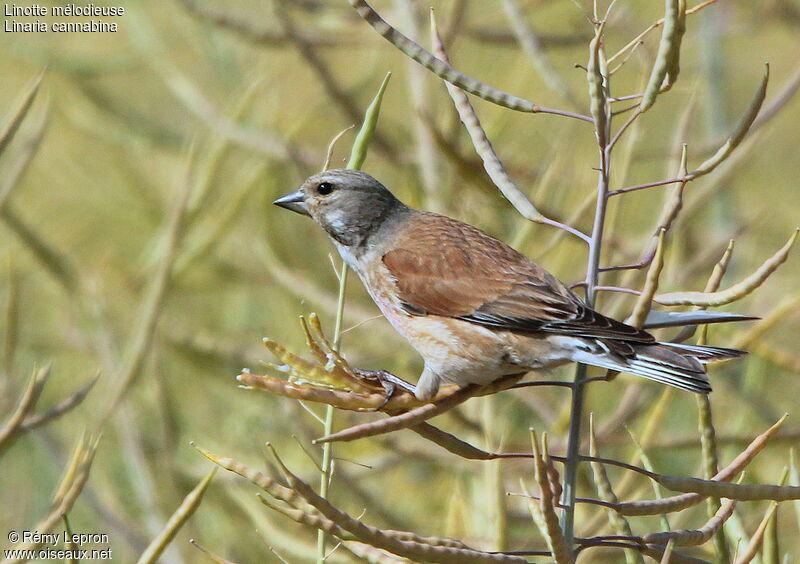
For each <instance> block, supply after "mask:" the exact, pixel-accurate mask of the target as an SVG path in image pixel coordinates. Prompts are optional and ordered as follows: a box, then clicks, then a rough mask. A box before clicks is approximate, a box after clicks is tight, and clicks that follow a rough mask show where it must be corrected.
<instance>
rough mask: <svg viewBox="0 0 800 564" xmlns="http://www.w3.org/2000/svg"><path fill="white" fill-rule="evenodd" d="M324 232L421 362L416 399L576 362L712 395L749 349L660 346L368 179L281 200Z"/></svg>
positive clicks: (346, 172) (325, 175)
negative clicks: (715, 378)
mask: <svg viewBox="0 0 800 564" xmlns="http://www.w3.org/2000/svg"><path fill="white" fill-rule="evenodd" d="M274 204H275V205H277V206H280V207H282V208H285V209H288V210H291V211H294V212H297V213H299V214H302V215H306V216H309V217H310V218H311V219H313V220H314V221H315V222H316V223H317V224H318V225H319V226H320V227H322V229H323V230H324V231H325V232H326V233H327V235H328V236H329V237H330V239H331V241H332V242H333V244H334V246H335V247H336V249H337V250H338V252H339V254H340V255H341V257H342V259H343V260H344V261H345V262H346V263H347V265H348V266H349V267H350V268H351V269H352V270H353V271H354V272H355V273H356V274H357V275H358V277H359V278H360V279H361V281H362V283H363V285H364V287H365V288H366V290H367V292H368V293H369V295H370V296H371V297H372V299H373V301H374V302H375V304H376V305H377V306H378V308H379V309H380V311H381V313H382V314H383V315H384V317H386V319H387V320H388V321H389V323H390V324H391V325H392V326H393V327H394V329H395V330H396V331H397V332H398V333H400V334H401V335H402V336H403V337H405V338H406V340H407V341H408V342H409V343H410V344H411V346H412V347H413V348H415V349H416V350H417V352H418V353H419V354H420V355H421V356H422V359H423V361H424V367H423V370H422V373H421V375H420V377H419V380H418V382H417V384H416V386H414V390H413V393H414V394H415V395H416V397H417V398H418V399H419V400H421V401H428V400H430V399H431V398H433V397H434V396H435V395H436V394H437V392H438V390H439V388H440V386H441V385H442V384H456V385H458V386H459V387H465V386H467V385H470V384H477V385H480V386H484V385H488V384H490V383H491V382H493V381H495V380H497V379H499V378H502V377H504V376H510V375H516V374H525V373H527V372H530V371H536V370H545V369H550V368H553V367H556V366H559V365H563V364H566V363H569V362H578V363H582V364H586V365H591V366H597V367H600V368H604V369H608V370H614V371H618V372H624V373H628V374H633V375H636V376H641V377H643V378H646V379H649V380H653V381H656V382H660V383H662V384H666V385H669V386H673V387H675V388H679V389H682V390H687V391H691V392H696V393H700V394H707V393H709V392H710V391H711V385H710V383H709V380H708V376H707V374H706V371H705V369H704V365H705V364H707V363H710V362H715V361H722V360H727V359H731V358H735V357H738V356H741V355H743V354H745V352H744V351H740V350H736V349H729V348H722V347H713V346H700V345H687V344H678V343H669V342H657V341H656V339H655V337H654V336H653V335H652V334H650V333H648V332H647V331H645V330H642V329H639V328H636V327H633V326H631V325H628V324H626V323H623V322H621V321H617V320H615V319H612V318H610V317H607V316H605V315H603V314H601V313H599V312H597V311H595V310H594V309H593V308H591V307H589V306H588V305H587V304H586V303H585V302H584V301H583V300H581V298H580V297H579V296H578V295H577V294H576V293H574V292H573V291H572V290H571V289H570V288H568V287H567V286H566V285H565V284H564V283H563V282H561V281H560V280H558V279H557V278H556V277H555V276H553V275H552V274H550V273H549V272H548V271H547V270H545V269H544V268H542V267H541V266H539V265H538V264H536V263H535V262H533V261H532V260H531V259H529V258H528V257H526V256H525V255H523V254H522V253H520V252H518V251H516V250H515V249H513V248H511V247H510V246H509V245H507V244H505V243H504V242H502V241H500V240H498V239H496V238H494V237H492V236H491V235H489V234H487V233H485V232H484V231H482V230H480V229H478V228H477V227H474V226H472V225H469V224H467V223H464V222H461V221H459V220H456V219H453V218H451V217H448V216H445V215H440V214H437V213H433V212H429V211H423V210H417V209H413V208H411V207H409V206H407V205H405V204H404V203H403V202H401V201H400V200H399V199H398V198H396V197H395V196H394V194H392V192H390V191H389V189H387V188H386V187H385V186H384V185H383V184H381V183H380V182H379V181H378V180H376V179H375V178H373V177H372V176H370V175H369V174H367V173H365V172H363V171H359V170H351V169H334V170H327V171H323V172H321V173H318V174H315V175H313V176H311V177H309V178H308V179H307V180H305V182H303V184H302V185H301V186H300V188H298V189H297V190H295V191H293V192H291V193H289V194H286V195H285V196H283V197H281V198H278V199H277V200H275V201H274Z"/></svg>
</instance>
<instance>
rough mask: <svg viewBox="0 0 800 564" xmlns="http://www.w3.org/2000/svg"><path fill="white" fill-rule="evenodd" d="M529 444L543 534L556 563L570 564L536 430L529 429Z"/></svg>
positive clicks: (569, 554) (569, 553)
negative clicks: (537, 490)
mask: <svg viewBox="0 0 800 564" xmlns="http://www.w3.org/2000/svg"><path fill="white" fill-rule="evenodd" d="M531 445H532V446H533V459H534V475H535V477H536V483H537V484H539V490H540V491H541V494H542V495H541V499H540V500H539V509H540V511H541V516H542V520H543V523H544V527H545V531H546V533H547V534H546V535H545V538H546V540H547V546H548V548H549V549H550V552H551V553H552V555H553V559H554V560H555V561H556V564H570V563H572V562H574V559H573V556H572V551H571V550H570V549H569V547H568V546H567V543H566V540H565V539H564V535H563V534H562V532H561V525H560V523H559V521H558V516H557V515H556V508H555V504H556V501H557V500H556V499H555V498H554V497H553V490H552V489H551V488H550V478H549V476H548V473H547V466H546V464H545V461H544V458H543V456H542V449H540V447H539V439H538V438H537V436H536V431H534V430H533V429H531ZM542 447H543V448H546V447H547V440H546V439H544V441H543V444H542Z"/></svg>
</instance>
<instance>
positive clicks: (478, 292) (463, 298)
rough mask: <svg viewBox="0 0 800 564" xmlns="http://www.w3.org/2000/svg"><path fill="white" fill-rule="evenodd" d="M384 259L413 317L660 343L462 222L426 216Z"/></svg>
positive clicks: (417, 219)
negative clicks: (595, 307) (599, 309)
mask: <svg viewBox="0 0 800 564" xmlns="http://www.w3.org/2000/svg"><path fill="white" fill-rule="evenodd" d="M411 221H412V224H411V225H409V226H408V228H407V229H405V230H404V231H405V234H406V235H405V236H403V237H401V238H400V239H399V241H397V244H395V245H394V248H393V249H392V250H391V251H389V252H388V253H386V254H385V255H384V256H383V263H384V264H385V265H386V267H387V268H388V270H389V272H390V273H391V275H392V277H393V278H394V281H395V284H396V286H397V290H398V294H399V297H400V300H401V303H402V304H403V307H404V309H405V311H406V313H408V314H409V315H438V316H443V317H454V318H458V319H463V320H465V321H469V322H471V323H476V324H478V325H483V326H486V327H494V328H497V329H504V330H508V331H514V332H518V333H541V332H545V333H554V334H561V335H571V336H579V337H588V338H598V339H611V340H624V341H634V342H641V343H649V342H653V341H654V339H653V336H652V335H650V334H649V333H647V332H645V331H642V330H640V329H636V328H634V327H631V326H630V325H626V324H624V323H622V322H620V321H616V320H614V319H611V318H608V317H605V316H604V315H602V314H600V313H598V312H596V311H594V310H593V309H591V308H589V307H588V306H586V305H585V304H584V303H583V302H582V301H581V300H580V298H578V297H577V296H576V295H575V294H574V293H573V292H572V291H570V290H569V289H568V288H567V287H566V286H565V285H564V284H563V283H561V282H560V281H559V280H558V279H557V278H555V277H554V276H552V275H551V274H550V273H548V272H547V271H546V270H544V269H543V268H541V267H540V266H538V265H537V264H535V263H534V262H533V261H531V260H530V259H528V258H527V257H525V256H524V255H522V254H521V253H519V252H517V251H515V250H514V249H512V248H511V247H509V246H508V245H506V244H505V243H503V242H502V241H499V240H497V239H495V238H494V237H491V236H489V235H487V234H486V233H484V232H483V231H480V230H479V229H476V228H475V227H472V226H470V225H467V224H465V223H462V222H460V221H457V220H455V219H451V218H449V217H445V216H441V215H437V214H432V213H427V212H422V213H420V214H418V215H417V216H416V217H415V218H414V219H413V220H411Z"/></svg>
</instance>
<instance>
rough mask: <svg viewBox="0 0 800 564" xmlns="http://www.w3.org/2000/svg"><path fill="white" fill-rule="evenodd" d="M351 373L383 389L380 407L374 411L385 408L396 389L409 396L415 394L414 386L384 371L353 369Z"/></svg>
mask: <svg viewBox="0 0 800 564" xmlns="http://www.w3.org/2000/svg"><path fill="white" fill-rule="evenodd" d="M353 372H355V374H356V375H357V376H359V377H361V378H363V379H364V380H367V381H369V382H375V383H378V384H380V386H381V387H382V388H383V392H384V398H383V402H382V403H381V405H380V406H378V407H377V408H375V411H382V410H383V408H385V407H386V404H388V403H389V401H390V400H391V399H392V398H393V397H394V394H395V393H396V392H397V391H398V389H400V390H402V391H404V392H408V393H410V394H414V392H415V388H414V386H412V385H411V384H409V383H408V382H406V381H405V380H403V379H402V378H398V377H397V376H395V375H394V374H392V373H391V372H388V371H386V370H361V369H358V368H354V369H353Z"/></svg>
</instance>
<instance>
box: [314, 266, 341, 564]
mask: <svg viewBox="0 0 800 564" xmlns="http://www.w3.org/2000/svg"><path fill="white" fill-rule="evenodd" d="M347 272H348V270H347V264H346V263H345V262H342V269H341V270H340V271H339V301H338V305H337V307H336V324H335V325H334V328H333V348H334V350H337V351H338V350H339V346H340V345H341V343H342V318H343V317H344V291H345V288H346V287H347ZM324 433H325V435H324V436H327V435H330V434H331V433H333V406H332V405H329V406H327V408H326V409H325V425H324ZM332 447H333V443H324V444H323V445H322V464H321V465H320V482H319V495H320V496H322V497H323V498H327V497H328V489H329V486H330V483H331V460H332V458H333V448H332ZM327 544H328V535H327V533H326V532H325V531H322V530H319V531H317V564H324V562H325V556H326V554H325V553H326V550H327Z"/></svg>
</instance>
